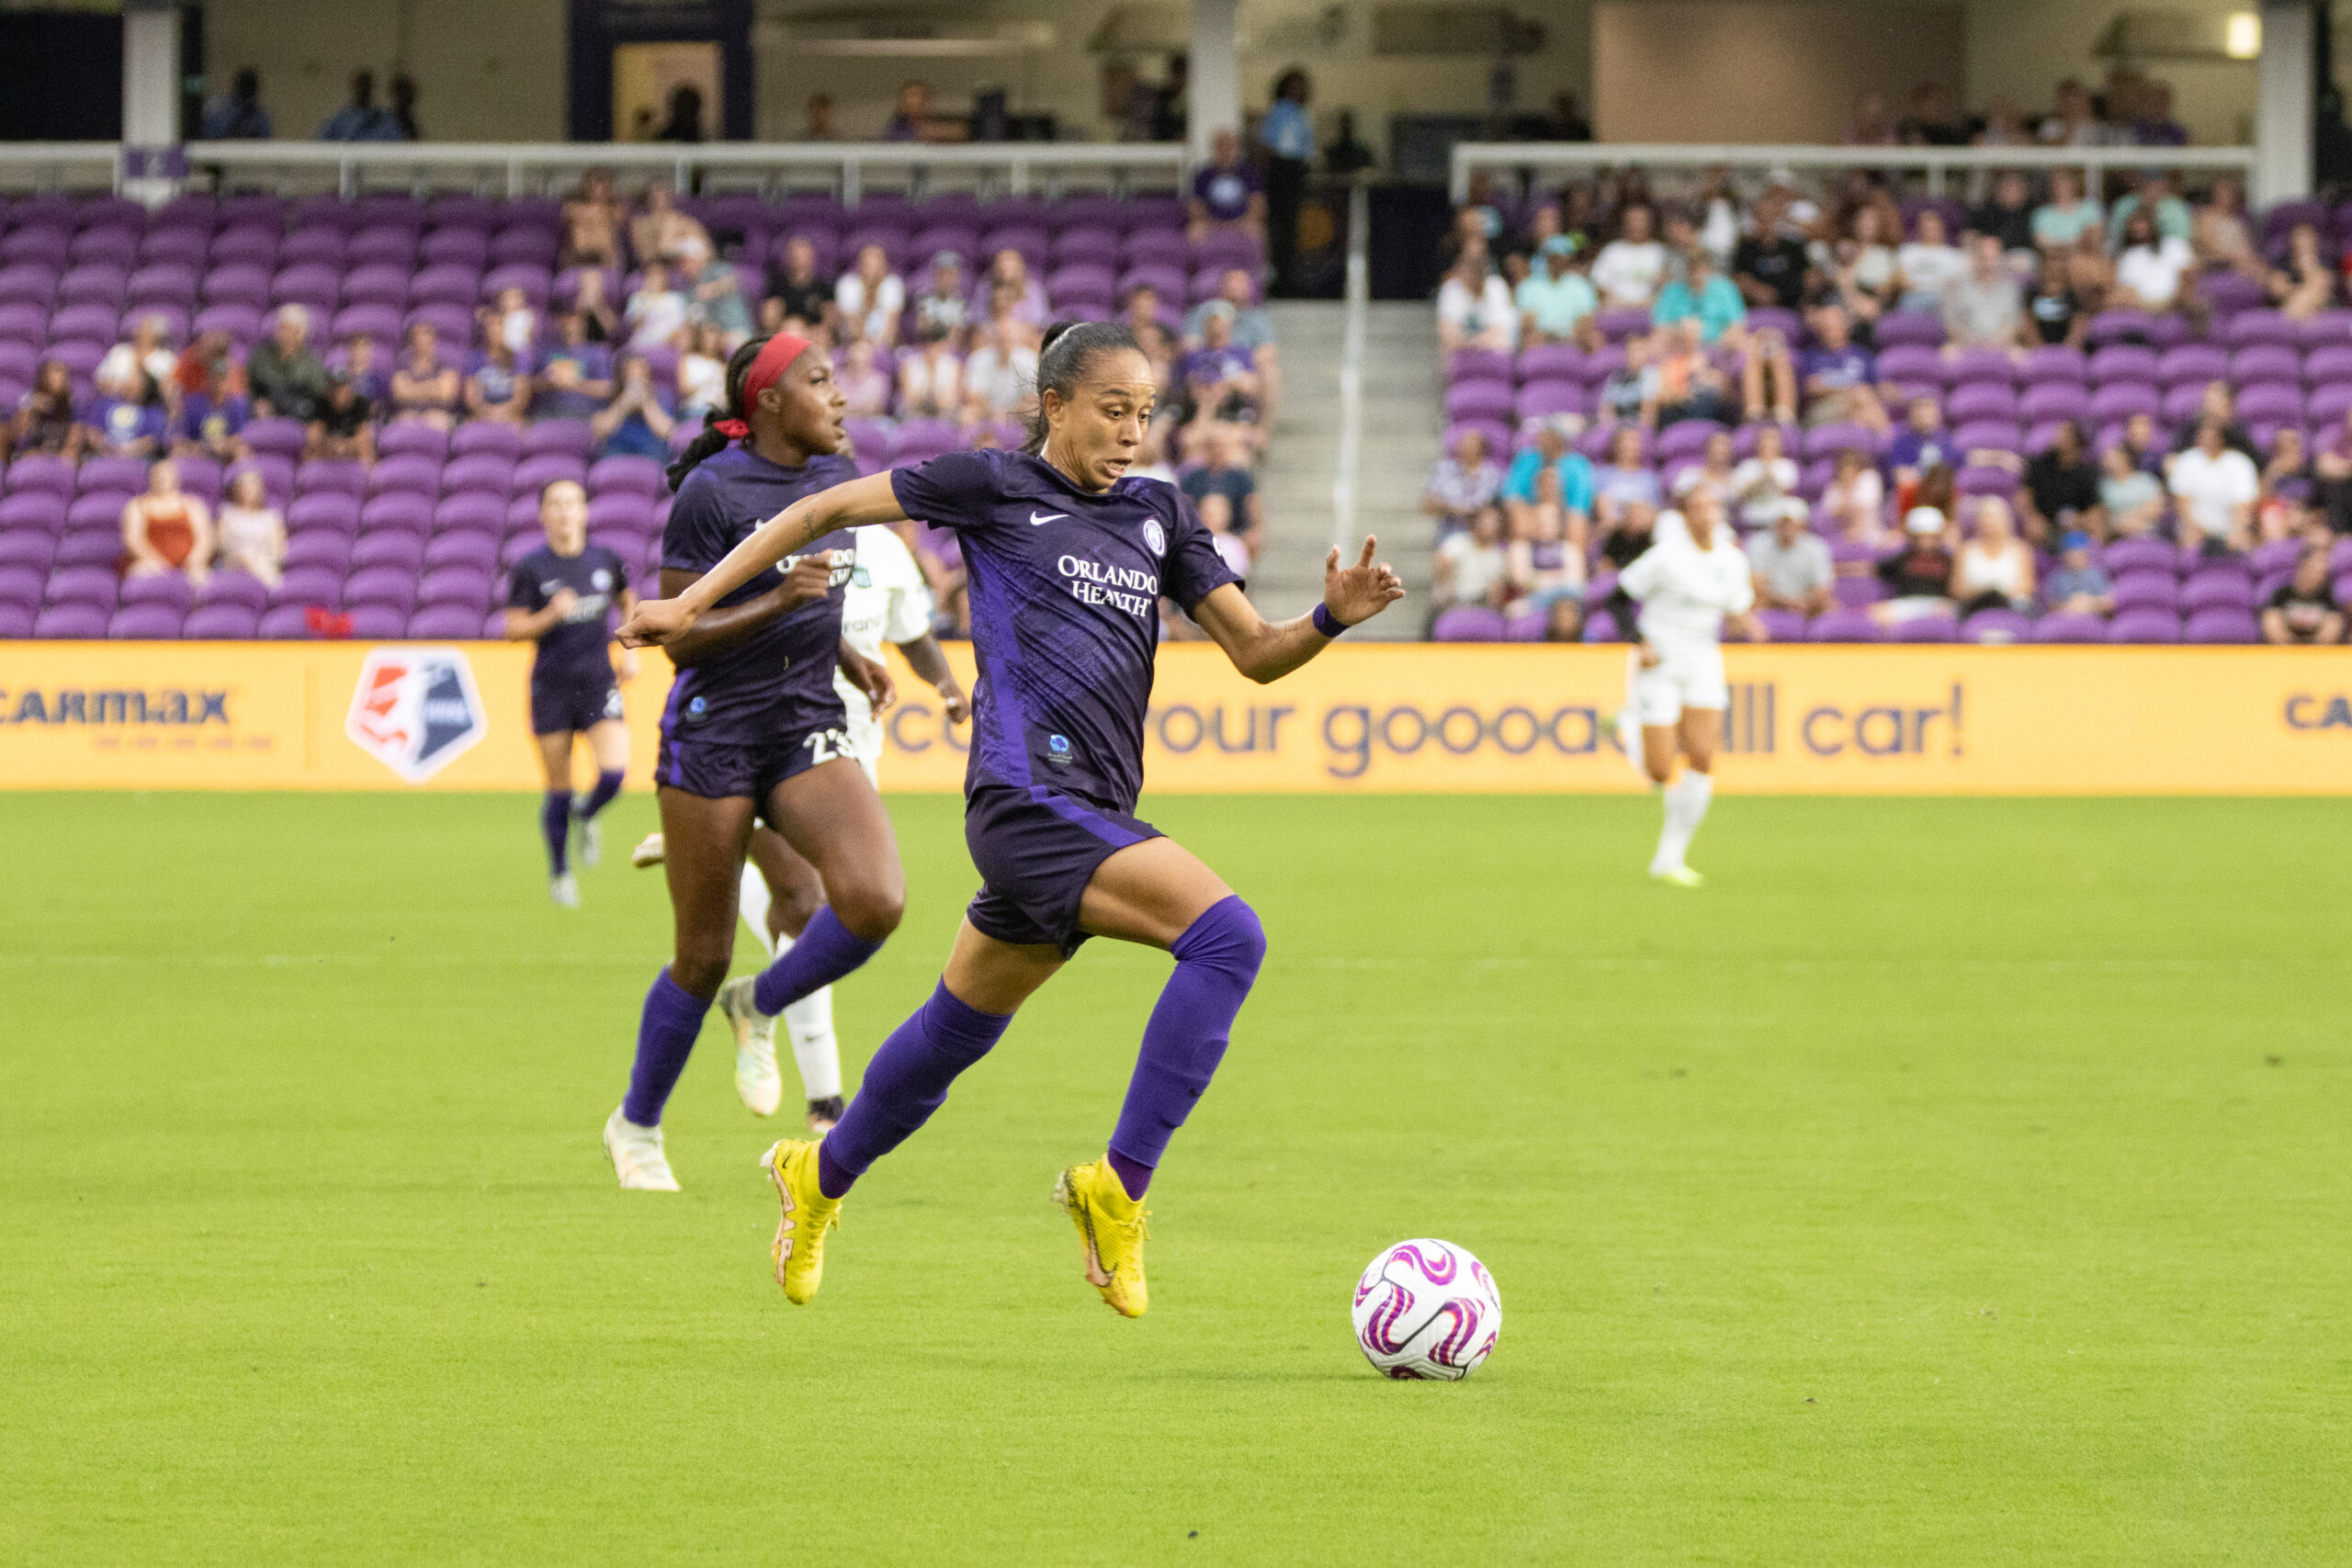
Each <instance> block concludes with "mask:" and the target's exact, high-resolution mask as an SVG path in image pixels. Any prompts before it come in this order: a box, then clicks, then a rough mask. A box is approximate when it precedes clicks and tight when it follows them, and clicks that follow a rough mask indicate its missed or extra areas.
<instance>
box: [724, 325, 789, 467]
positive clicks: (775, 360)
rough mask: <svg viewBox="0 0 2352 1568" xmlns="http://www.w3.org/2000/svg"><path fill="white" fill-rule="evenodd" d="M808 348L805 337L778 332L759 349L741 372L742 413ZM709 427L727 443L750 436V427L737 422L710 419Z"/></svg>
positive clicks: (736, 420) (733, 420) (747, 411)
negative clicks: (749, 366) (727, 441)
mask: <svg viewBox="0 0 2352 1568" xmlns="http://www.w3.org/2000/svg"><path fill="white" fill-rule="evenodd" d="M808 347H809V340H808V339H807V338H805V337H797V336H795V335H794V334H793V333H776V334H775V336H774V337H772V338H770V339H768V341H767V342H766V343H765V344H763V345H762V346H761V348H760V352H759V353H758V354H757V355H753V356H752V367H751V368H750V369H749V370H746V371H744V372H743V400H742V407H743V411H744V412H746V413H749V412H751V408H752V404H753V403H754V402H756V401H758V400H759V396H760V394H761V393H762V392H764V391H766V390H767V389H769V388H770V387H773V386H775V383H776V380H777V378H779V377H781V376H782V375H783V374H784V373H785V372H786V370H789V369H791V368H792V362H793V361H794V360H796V359H797V358H799V357H800V356H801V355H802V354H803V353H805V352H807V350H808ZM710 427H711V429H713V430H716V431H717V432H718V434H721V435H724V436H725V437H727V439H728V440H729V441H741V440H742V439H743V437H745V436H746V435H749V434H752V427H751V425H750V424H748V423H745V422H744V421H742V420H740V419H720V420H713V421H712V422H711V425H710Z"/></svg>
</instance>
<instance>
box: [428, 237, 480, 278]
mask: <svg viewBox="0 0 2352 1568" xmlns="http://www.w3.org/2000/svg"><path fill="white" fill-rule="evenodd" d="M416 261H417V264H418V265H422V266H463V267H470V268H472V269H473V270H474V271H476V272H480V271H482V270H483V269H485V268H487V267H488V266H489V265H490V235H489V233H488V232H487V231H484V230H481V229H435V231H433V232H431V233H429V234H427V235H425V236H424V242H423V243H420V244H419V245H418V246H417V248H416Z"/></svg>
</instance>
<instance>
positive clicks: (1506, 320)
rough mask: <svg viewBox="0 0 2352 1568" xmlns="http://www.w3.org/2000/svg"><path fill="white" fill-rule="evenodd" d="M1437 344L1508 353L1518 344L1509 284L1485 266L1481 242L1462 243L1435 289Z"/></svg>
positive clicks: (1517, 328)
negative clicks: (1457, 259)
mask: <svg viewBox="0 0 2352 1568" xmlns="http://www.w3.org/2000/svg"><path fill="white" fill-rule="evenodd" d="M1437 341H1438V346H1439V347H1440V348H1442V349H1444V350H1445V351H1447V352H1448V353H1451V352H1452V351H1453V350H1454V349H1457V348H1487V349H1496V350H1499V351H1501V352H1504V353H1509V352H1510V350H1511V349H1513V348H1515V347H1517V346H1518V344H1519V311H1518V310H1517V308H1516V306H1515V304H1514V302H1513V301H1512V299H1511V297H1510V285H1509V284H1506V283H1505V282H1504V281H1503V280H1502V278H1501V277H1500V276H1498V275H1496V274H1494V273H1491V272H1489V271H1487V255H1486V250H1485V248H1484V247H1483V246H1468V247H1464V250H1463V253H1462V257H1461V259H1460V260H1459V261H1457V262H1455V263H1454V264H1453V271H1451V272H1449V273H1447V274H1446V275H1445V281H1444V283H1442V285H1440V286H1439V288H1438V291H1437Z"/></svg>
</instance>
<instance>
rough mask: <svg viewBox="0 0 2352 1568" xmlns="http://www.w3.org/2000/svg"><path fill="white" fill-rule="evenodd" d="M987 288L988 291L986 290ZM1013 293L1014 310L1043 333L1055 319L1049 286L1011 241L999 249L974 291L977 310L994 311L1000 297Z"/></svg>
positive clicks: (1022, 320) (1031, 327)
mask: <svg viewBox="0 0 2352 1568" xmlns="http://www.w3.org/2000/svg"><path fill="white" fill-rule="evenodd" d="M983 291H985V292H983ZM1008 294H1010V296H1011V298H1012V313H1013V314H1014V315H1015V316H1017V317H1019V318H1020V320H1021V324H1022V325H1023V326H1024V327H1027V328H1028V329H1029V330H1030V331H1031V332H1034V333H1042V332H1044V331H1045V330H1046V326H1047V325H1049V324H1050V323H1051V321H1052V317H1051V316H1050V314H1049V313H1048V312H1047V310H1046V289H1045V286H1044V285H1042V284H1040V283H1039V282H1038V281H1037V280H1036V279H1035V277H1032V276H1030V275H1029V262H1028V258H1026V257H1025V256H1023V254H1021V253H1020V252H1019V251H1016V250H1014V249H1012V247H1011V246H1010V245H1008V246H1006V247H1005V248H1004V249H1002V250H1001V251H999V252H997V254H995V255H994V256H993V257H991V258H990V259H989V275H988V276H987V277H985V278H983V279H982V280H981V282H980V288H977V289H975V290H974V291H973V299H972V303H973V306H974V313H975V314H984V315H993V314H995V313H996V310H997V309H998V305H997V301H998V300H1000V299H1004V298H1005V297H1006V296H1007V295H1008Z"/></svg>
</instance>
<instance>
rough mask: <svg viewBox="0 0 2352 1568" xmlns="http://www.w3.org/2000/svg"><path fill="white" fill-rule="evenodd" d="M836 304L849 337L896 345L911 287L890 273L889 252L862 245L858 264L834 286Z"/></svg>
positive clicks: (876, 247) (843, 328) (882, 344)
mask: <svg viewBox="0 0 2352 1568" xmlns="http://www.w3.org/2000/svg"><path fill="white" fill-rule="evenodd" d="M833 305H834V308H835V309H836V310H839V311H840V312H841V319H842V331H843V332H844V333H847V334H848V335H849V336H851V337H853V338H859V337H866V338H872V339H873V340H874V341H875V343H876V344H878V345H879V346H881V347H884V348H888V347H891V346H893V345H895V344H897V343H898V341H899V313H900V312H902V311H903V310H906V308H907V286H906V284H905V283H904V282H903V281H902V280H901V279H900V278H899V275H898V274H897V273H895V272H892V271H891V270H890V256H889V253H888V252H887V251H885V250H884V249H883V248H882V247H881V246H879V245H865V246H861V247H860V248H859V250H858V253H857V265H856V266H855V267H854V268H853V269H852V270H851V271H848V272H845V273H843V274H842V276H841V281H840V282H838V283H836V284H834V285H833Z"/></svg>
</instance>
